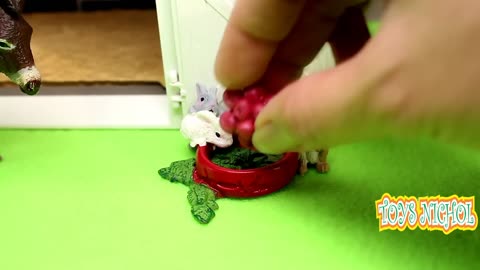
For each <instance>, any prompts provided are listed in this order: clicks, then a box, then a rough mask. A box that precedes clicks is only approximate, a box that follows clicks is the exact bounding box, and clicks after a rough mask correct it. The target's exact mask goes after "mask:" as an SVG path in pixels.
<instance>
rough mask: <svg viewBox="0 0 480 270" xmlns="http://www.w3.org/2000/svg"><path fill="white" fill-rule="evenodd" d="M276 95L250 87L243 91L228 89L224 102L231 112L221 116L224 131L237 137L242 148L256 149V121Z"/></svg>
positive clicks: (259, 88)
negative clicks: (254, 137) (254, 136)
mask: <svg viewBox="0 0 480 270" xmlns="http://www.w3.org/2000/svg"><path fill="white" fill-rule="evenodd" d="M274 94H275V93H273V92H272V91H270V90H267V89H265V88H262V87H249V88H246V89H245V90H243V91H242V90H228V89H227V90H226V91H225V93H224V94H223V101H224V102H225V105H227V106H228V108H229V109H230V110H229V111H226V112H224V113H223V114H222V115H221V116H220V125H221V127H222V129H224V130H225V131H226V132H228V133H230V134H232V135H233V136H234V137H236V139H237V140H238V143H239V144H240V146H241V147H244V148H249V149H254V147H253V144H252V136H253V132H254V130H255V119H256V118H257V116H258V114H259V113H260V111H261V110H262V109H263V107H264V106H265V105H266V104H267V102H268V101H269V100H270V99H271V98H272V96H273V95H274Z"/></svg>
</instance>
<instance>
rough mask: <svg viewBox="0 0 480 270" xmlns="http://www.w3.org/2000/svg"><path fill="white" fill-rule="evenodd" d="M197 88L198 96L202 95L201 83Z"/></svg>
mask: <svg viewBox="0 0 480 270" xmlns="http://www.w3.org/2000/svg"><path fill="white" fill-rule="evenodd" d="M195 87H196V88H197V95H200V94H202V86H201V85H200V84H199V83H197V84H196V85H195Z"/></svg>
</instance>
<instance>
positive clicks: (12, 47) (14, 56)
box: [0, 0, 41, 95]
mask: <svg viewBox="0 0 480 270" xmlns="http://www.w3.org/2000/svg"><path fill="white" fill-rule="evenodd" d="M24 3H25V1H24V0H0V72H1V73H4V74H5V75H6V76H7V77H8V78H10V80H11V81H12V82H14V83H15V84H17V85H18V86H19V87H20V90H21V91H22V92H23V93H25V94H27V95H35V94H37V92H38V90H39V89H40V84H41V77H40V72H39V71H38V70H37V68H36V67H35V61H34V59H33V54H32V51H31V48H30V41H31V37H32V33H33V30H32V27H31V26H30V25H29V24H28V23H27V22H26V21H25V19H24V18H23V17H22V14H21V13H22V10H23V6H24Z"/></svg>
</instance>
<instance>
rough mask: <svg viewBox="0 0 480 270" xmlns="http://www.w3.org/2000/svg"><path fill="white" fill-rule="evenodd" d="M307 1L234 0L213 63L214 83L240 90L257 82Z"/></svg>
mask: <svg viewBox="0 0 480 270" xmlns="http://www.w3.org/2000/svg"><path fill="white" fill-rule="evenodd" d="M305 2H306V0H237V1H236V4H235V6H234V8H233V10H232V13H231V16H230V19H229V22H228V23H227V26H226V29H225V33H224V36H223V39H222V42H221V44H220V47H219V51H218V54H217V58H216V62H215V75H216V77H217V80H218V81H219V82H220V83H222V84H223V85H224V86H225V87H227V88H243V87H246V86H247V85H250V84H252V83H254V82H255V81H257V80H259V79H260V78H261V77H262V75H263V73H264V72H265V70H266V69H267V66H268V64H269V62H270V60H271V58H272V56H273V54H274V53H275V50H276V48H277V46H278V44H279V43H280V42H281V41H282V40H283V39H284V38H285V37H287V36H288V34H289V33H290V31H291V29H292V28H293V27H294V25H295V23H296V21H297V19H298V16H299V15H300V14H301V12H302V9H303V7H304V5H305Z"/></svg>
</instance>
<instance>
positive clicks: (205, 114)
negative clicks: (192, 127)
mask: <svg viewBox="0 0 480 270" xmlns="http://www.w3.org/2000/svg"><path fill="white" fill-rule="evenodd" d="M197 117H198V118H199V119H200V120H202V121H204V122H206V123H209V124H215V123H216V122H217V121H218V119H217V117H216V116H215V114H214V113H212V112H211V111H199V112H197Z"/></svg>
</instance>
